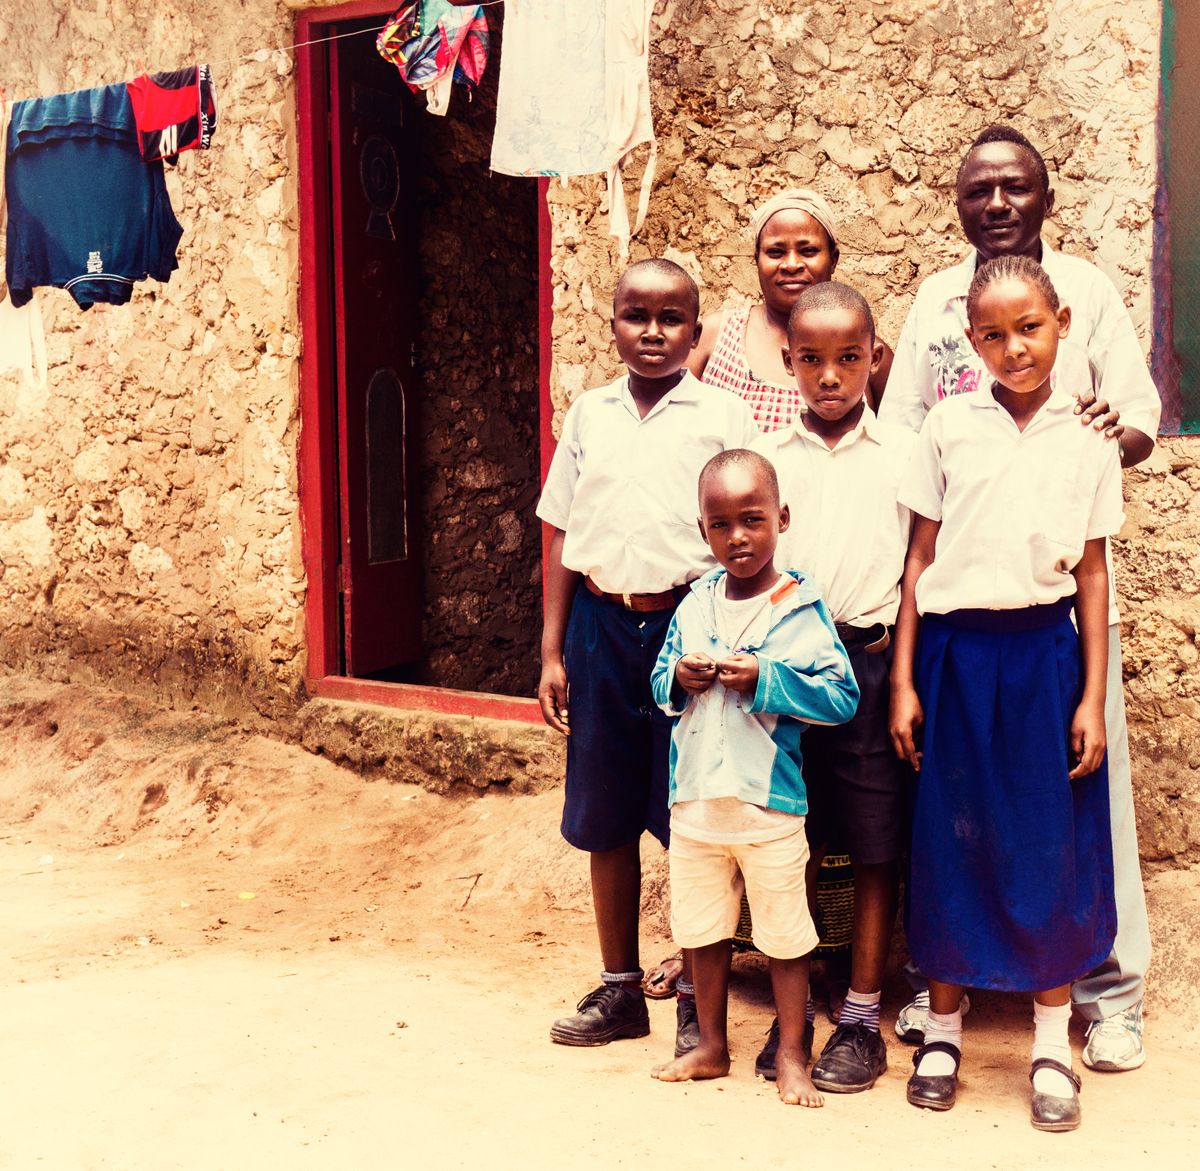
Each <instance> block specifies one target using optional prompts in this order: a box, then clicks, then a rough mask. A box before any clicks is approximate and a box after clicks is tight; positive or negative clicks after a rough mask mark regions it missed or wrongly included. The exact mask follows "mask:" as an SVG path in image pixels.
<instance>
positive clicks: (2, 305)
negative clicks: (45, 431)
mask: <svg viewBox="0 0 1200 1171" xmlns="http://www.w3.org/2000/svg"><path fill="white" fill-rule="evenodd" d="M6 370H19V371H20V372H21V374H22V376H23V377H24V379H25V381H26V382H27V383H28V384H29V385H30V386H32V387H33V388H34V390H41V389H43V388H44V387H45V385H46V334H45V330H44V328H43V326H42V308H41V306H40V305H39V304H38V300H37V298H36V297H34V298H33V300H31V301H30V302H29V304H28V305H24V306H22V307H21V308H20V309H15V308H13V303H12V302H11V301H10V300H9V299H8V298H7V297H4V298H2V299H0V372H3V371H6Z"/></svg>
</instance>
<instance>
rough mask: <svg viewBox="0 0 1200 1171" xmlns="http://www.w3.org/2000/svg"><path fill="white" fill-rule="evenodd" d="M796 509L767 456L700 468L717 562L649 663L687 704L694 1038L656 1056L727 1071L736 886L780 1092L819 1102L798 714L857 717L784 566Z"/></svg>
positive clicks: (798, 582) (682, 888) (827, 635)
mask: <svg viewBox="0 0 1200 1171" xmlns="http://www.w3.org/2000/svg"><path fill="white" fill-rule="evenodd" d="M787 527H788V509H787V506H786V505H784V504H781V503H780V499H779V483H778V480H777V479H776V477H775V471H774V469H773V468H772V467H771V465H770V463H769V462H768V461H767V460H766V459H764V458H763V457H762V456H761V455H756V454H755V453H754V452H751V451H738V450H734V451H725V452H723V453H721V454H720V455H717V456H714V457H713V458H712V459H711V460H709V461H708V463H707V464H706V465H705V467H704V471H703V472H702V473H701V476H700V531H701V532H702V533H703V534H704V538H705V540H707V541H708V544H709V547H710V548H711V549H712V552H713V556H715V557H716V559H717V560H718V561H719V562H720V563H721V566H722V568H720V569H716V570H714V571H712V572H711V573H709V574H706V575H705V576H704V577H703V578H701V579H700V581H698V582H697V583H696V584H695V585H694V586H693V587H692V591H691V593H690V594H689V595H688V597H687V598H685V599H684V600H683V602H682V603H680V606H679V610H678V611H677V612H676V614H675V617H674V618H673V620H672V622H671V626H670V630H669V631H668V633H667V639H666V642H665V644H664V645H663V649H662V653H661V654H660V655H659V657H658V662H657V663H656V664H655V667H654V677H653V686H654V697H655V699H656V700H657V701H658V703H659V706H660V707H661V708H662V709H663V710H664V711H665V712H667V713H668V714H670V715H674V716H678V717H679V722H678V723H677V724H676V726H675V731H674V733H673V736H672V750H671V931H672V933H673V935H674V936H675V941H676V942H677V943H678V944H679V945H680V946H681V947H682V948H683V949H684V956H685V958H690V960H691V965H692V973H693V977H692V978H693V981H694V983H695V989H696V1013H697V1016H698V1019H699V1025H700V1039H699V1043H698V1044H697V1045H696V1047H695V1048H694V1049H692V1050H691V1051H690V1052H688V1053H685V1054H683V1055H682V1056H678V1055H677V1056H676V1058H675V1060H674V1061H671V1062H667V1063H666V1064H665V1065H660V1066H657V1067H655V1069H654V1070H653V1071H652V1073H653V1076H654V1077H656V1078H659V1079H660V1080H662V1081H688V1080H690V1079H692V1078H715V1077H724V1076H725V1074H727V1073H728V1072H729V1046H728V1041H727V1036H726V1001H727V995H728V991H729V959H730V944H729V939H730V936H732V935H733V933H734V929H735V928H736V926H737V921H738V915H739V913H740V910H741V896H742V891H743V889H744V890H745V892H746V895H747V896H748V898H749V901H750V911H751V918H752V919H753V922H754V946H755V947H757V948H758V949H759V951H761V952H762V953H763V954H764V955H766V956H768V957H770V962H771V983H772V986H773V989H774V992H775V1003H776V1005H777V1007H778V1012H779V1035H780V1040H779V1051H778V1057H777V1071H778V1072H777V1081H778V1089H779V1096H780V1098H782V1099H783V1101H784V1102H787V1103H790V1104H794V1105H802V1106H820V1105H821V1104H822V1103H823V1101H824V1099H823V1098H822V1097H821V1095H820V1094H818V1093H817V1092H816V1090H815V1089H814V1088H813V1084H812V1082H811V1081H810V1080H809V1077H808V1072H807V1065H808V1058H809V1056H810V1053H811V1040H810V1043H809V1052H805V1044H804V1042H805V1037H804V1031H805V1030H804V1006H805V1002H806V1001H807V999H808V954H809V952H810V951H812V949H813V948H814V947H815V946H816V943H817V932H816V928H814V926H813V922H812V918H811V916H810V914H809V910H808V901H807V899H806V898H805V893H804V870H805V865H806V863H807V861H808V844H807V842H806V840H805V836H804V814H805V811H806V809H807V806H806V804H805V795H804V779H803V777H802V775H801V769H800V765H801V753H800V738H801V733H802V732H803V731H804V728H805V722H810V723H823V724H828V723H839V722H841V721H842V720H847V719H849V718H850V717H851V716H852V715H853V714H854V709H855V705H856V704H857V702H858V688H857V686H856V685H855V682H854V675H853V673H852V672H851V670H850V664H849V661H848V660H847V658H846V652H845V651H844V650H843V649H842V645H841V643H839V642H838V639H837V635H836V634H835V632H834V629H833V623H832V622H831V621H830V618H829V615H828V613H827V612H826V609H825V604H824V603H823V602H822V601H821V599H820V598H819V597H818V596H817V592H816V590H815V589H814V588H813V586H812V584H811V583H810V582H809V581H808V580H807V579H806V578H805V577H804V576H803V575H802V574H799V573H790V574H781V573H780V572H779V570H777V569H776V568H775V557H774V555H775V545H776V542H777V541H778V539H779V534H780V533H781V532H782V531H784V530H786V529H787Z"/></svg>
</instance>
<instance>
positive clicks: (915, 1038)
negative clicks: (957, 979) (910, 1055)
mask: <svg viewBox="0 0 1200 1171" xmlns="http://www.w3.org/2000/svg"><path fill="white" fill-rule="evenodd" d="M958 1007H959V1011H960V1012H961V1013H962V1014H963V1016H966V1015H967V1013H969V1012H970V1011H971V998H970V997H969V996H968V995H967V994H966V993H965V992H964V993H963V994H962V1000H960V1001H959V1002H958ZM928 1021H929V991H928V989H926V991H924V992H918V993H917V994H916V996H914V997H913V998H912V1000H910V1001H909V1002H908V1003H907V1004H906V1005H905V1006H904V1007H903V1008H902V1009H901V1010H900V1013H899V1015H898V1016H897V1017H896V1036H897V1037H899V1038H900V1040H901V1041H904V1042H906V1043H907V1044H909V1045H923V1044H924V1043H925V1025H926V1024H927V1023H928Z"/></svg>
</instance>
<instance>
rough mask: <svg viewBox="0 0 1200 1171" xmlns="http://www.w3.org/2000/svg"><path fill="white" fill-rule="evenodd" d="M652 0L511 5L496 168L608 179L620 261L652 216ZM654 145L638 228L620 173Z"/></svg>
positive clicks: (532, 0)
mask: <svg viewBox="0 0 1200 1171" xmlns="http://www.w3.org/2000/svg"><path fill="white" fill-rule="evenodd" d="M653 10H654V2H653V0H602V2H600V3H589V4H563V3H561V2H560V0H520V2H519V3H518V2H517V0H509V2H508V4H507V5H506V6H505V20H504V48H503V50H502V52H501V54H500V90H499V93H498V95H497V98H496V132H495V135H494V137H493V140H492V170H493V171H499V172H501V173H502V174H505V175H593V174H596V173H603V174H605V175H606V176H607V179H608V197H609V209H610V211H609V231H610V234H611V235H613V236H616V238H617V243H618V246H619V248H620V252H621V256H622V257H625V256H627V255H628V253H629V239H630V236H631V235H633V234H634V233H636V232H637V231H638V229H639V228H640V227H641V226H642V222H643V221H644V220H645V218H646V209H647V206H648V204H649V200H650V188H651V186H652V185H653V183H654V171H655V161H656V158H657V149H658V148H657V143H656V142H655V138H654V125H653V122H652V120H651V115H650V73H649V70H650V56H649V55H650V17H651V14H652V12H653ZM645 143H649V144H650V154H649V157H648V158H647V160H646V168H645V171H644V172H643V174H642V183H641V190H640V192H639V194H638V205H637V213H636V215H635V217H634V222H633V224H632V226H631V225H630V223H629V211H628V208H627V206H626V201H625V190H624V187H623V185H622V172H623V170H624V168H625V165H626V163H627V162H628V161H629V158H630V156H631V154H632V153H633V151H634V149H635V148H637V147H639V146H641V145H643V144H645Z"/></svg>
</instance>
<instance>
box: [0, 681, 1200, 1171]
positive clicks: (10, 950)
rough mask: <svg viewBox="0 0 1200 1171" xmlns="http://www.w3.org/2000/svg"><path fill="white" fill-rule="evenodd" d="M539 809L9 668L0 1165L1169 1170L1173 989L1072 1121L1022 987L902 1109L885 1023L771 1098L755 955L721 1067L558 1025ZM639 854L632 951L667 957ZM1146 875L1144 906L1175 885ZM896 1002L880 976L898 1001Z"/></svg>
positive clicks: (575, 883) (1177, 1024)
mask: <svg viewBox="0 0 1200 1171" xmlns="http://www.w3.org/2000/svg"><path fill="white" fill-rule="evenodd" d="M558 804H559V796H558V794H556V793H554V792H548V793H541V794H538V795H535V796H513V795H507V794H503V793H497V794H492V795H486V796H483V797H475V796H470V795H465V794H464V795H462V796H450V797H438V796H435V795H432V794H430V793H429V792H427V791H425V790H422V789H418V788H416V787H414V786H411V785H406V784H401V783H394V784H386V783H382V782H375V783H367V782H364V781H363V780H362V779H361V778H359V777H358V776H355V775H353V774H351V773H349V772H347V771H344V770H342V769H339V768H337V767H335V766H334V765H332V764H330V763H329V762H328V761H326V760H323V759H322V758H320V757H314V756H311V755H309V754H307V753H305V752H304V751H302V750H300V749H298V748H294V747H291V746H288V745H285V744H281V743H278V742H275V741H272V740H269V739H266V738H263V737H260V736H255V735H251V734H249V733H247V732H246V731H244V730H243V729H240V728H239V727H237V726H236V725H234V724H231V723H222V722H220V721H215V720H213V719H211V718H209V717H207V716H203V715H201V714H197V713H192V714H181V713H174V712H165V711H158V710H156V709H153V708H149V707H146V706H144V705H139V704H135V703H133V702H131V701H129V700H127V699H125V698H123V697H121V696H117V695H114V694H112V693H106V692H100V691H81V690H79V689H68V688H65V687H62V686H57V685H50V684H45V683H40V682H32V681H24V680H17V679H0V892H2V893H0V906H2V907H3V912H2V913H3V916H4V927H5V930H4V938H5V941H6V947H5V948H4V950H3V953H2V955H0V984H2V987H3V990H4V992H3V995H4V1006H5V1011H4V1012H3V1013H2V1014H0V1071H2V1072H0V1168H18V1169H21V1171H24V1169H26V1168H40V1167H45V1168H54V1169H58V1168H62V1169H69V1171H73V1169H76V1168H79V1169H91V1168H122V1169H141V1168H153V1169H159V1168H163V1169H166V1168H204V1169H205V1171H212V1169H219V1168H265V1167H271V1168H289V1169H290V1168H339V1169H340V1168H349V1167H354V1168H391V1167H396V1168H401V1167H404V1168H408V1167H428V1168H435V1169H440V1168H457V1167H471V1168H479V1167H509V1166H521V1167H532V1168H541V1167H568V1168H575V1167H613V1166H620V1167H626V1166H627V1167H640V1168H643V1169H650V1168H660V1167H669V1166H688V1165H692V1166H704V1167H707V1166H718V1165H720V1166H742V1165H745V1166H755V1167H761V1168H769V1167H785V1166H786V1167H795V1166H797V1165H800V1164H806V1165H808V1166H811V1167H824V1166H847V1165H850V1164H851V1161H853V1163H856V1164H859V1165H862V1166H867V1167H870V1166H896V1167H913V1166H918V1165H919V1164H920V1162H922V1161H925V1162H929V1165H931V1166H938V1167H945V1166H953V1167H963V1168H972V1167H980V1168H990V1167H1005V1168H1011V1167H1019V1168H1025V1167H1030V1168H1035V1167H1047V1168H1049V1167H1054V1168H1057V1169H1060V1171H1061V1169H1066V1168H1075V1167H1079V1168H1085V1167H1086V1168H1095V1169H1096V1171H1099V1169H1101V1168H1107V1167H1114V1168H1122V1169H1123V1171H1125V1169H1129V1168H1141V1167H1150V1166H1152V1165H1161V1164H1162V1162H1163V1160H1164V1159H1168V1160H1171V1162H1172V1163H1175V1164H1180V1165H1181V1164H1183V1163H1184V1162H1185V1160H1186V1158H1187V1156H1186V1151H1187V1150H1188V1149H1189V1145H1190V1146H1191V1147H1192V1148H1194V1147H1195V1144H1196V1143H1197V1141H1198V1140H1200V1093H1198V1091H1197V1082H1198V1080H1200V1053H1198V1052H1197V1048H1196V1045H1195V1040H1194V1035H1193V1034H1192V1033H1191V1026H1192V1022H1193V1020H1194V1011H1195V1007H1196V1006H1195V1002H1194V999H1193V1000H1191V1001H1188V1000H1187V999H1186V994H1185V993H1183V992H1180V991H1178V989H1179V987H1180V986H1181V984H1180V981H1174V982H1172V981H1171V980H1164V981H1162V982H1161V984H1160V985H1154V984H1152V989H1151V996H1150V998H1149V1001H1148V1019H1147V1035H1148V1041H1149V1050H1150V1060H1149V1061H1148V1063H1147V1064H1146V1066H1145V1067H1144V1068H1143V1069H1142V1070H1140V1071H1138V1072H1136V1073H1130V1074H1125V1075H1107V1076H1102V1075H1097V1074H1093V1073H1090V1072H1087V1071H1085V1072H1084V1075H1083V1076H1084V1089H1083V1107H1084V1125H1083V1128H1082V1129H1081V1130H1080V1131H1078V1132H1076V1133H1075V1134H1070V1135H1042V1134H1038V1133H1036V1132H1035V1131H1033V1130H1032V1129H1031V1128H1030V1126H1029V1124H1028V1121H1027V1109H1028V1107H1027V1101H1028V1083H1027V1081H1026V1080H1025V1072H1024V1071H1025V1068H1026V1060H1027V1058H1026V1054H1027V1045H1028V1036H1029V1025H1028V1023H1027V1015H1026V1014H1027V1009H1026V1007H1025V1006H1024V1005H1023V1004H1019V1003H1017V1001H1016V999H1015V998H1011V997H1003V996H998V995H988V994H984V995H981V996H979V997H978V998H977V1001H976V1007H975V1009H974V1011H973V1012H972V1013H971V1015H970V1016H969V1017H968V1037H967V1046H968V1047H967V1054H966V1062H965V1066H964V1074H963V1079H962V1086H961V1091H960V1098H959V1104H958V1106H957V1107H956V1108H955V1109H954V1110H953V1111H952V1112H951V1113H949V1114H946V1115H934V1114H930V1113H927V1112H923V1111H917V1110H914V1109H913V1108H911V1107H910V1106H908V1105H907V1104H906V1103H905V1101H904V1080H905V1078H906V1077H907V1074H908V1069H909V1063H910V1052H911V1051H910V1050H909V1049H908V1048H907V1047H906V1046H904V1045H902V1044H900V1043H899V1042H898V1041H896V1040H895V1038H894V1037H890V1038H889V1039H890V1042H891V1044H890V1053H889V1060H890V1063H891V1064H890V1069H889V1071H888V1073H887V1074H886V1076H885V1077H884V1078H883V1079H882V1080H881V1081H880V1083H879V1084H878V1085H877V1086H876V1087H875V1089H874V1090H872V1091H871V1092H869V1093H866V1094H861V1095H855V1096H846V1097H840V1098H836V1097H831V1098H829V1099H828V1100H827V1105H826V1106H825V1108H824V1109H823V1110H820V1111H801V1110H799V1109H797V1108H793V1107H784V1106H783V1105H781V1104H780V1103H779V1101H778V1099H777V1098H776V1097H775V1094H774V1090H773V1088H772V1087H771V1086H769V1085H768V1084H766V1083H764V1082H762V1081H761V1080H757V1079H755V1077H754V1076H753V1059H754V1054H755V1052H756V1051H757V1048H758V1046H759V1044H760V1042H761V1039H762V1035H763V1033H764V1031H765V1030H766V1028H767V1025H768V1023H769V1020H770V1007H769V1001H768V995H767V979H766V973H765V971H764V970H763V969H762V968H761V966H760V965H759V964H757V963H756V962H754V961H753V960H740V961H738V964H737V969H736V979H735V987H734V992H733V1002H732V1006H731V1015H732V1033H733V1041H734V1046H735V1053H734V1069H733V1073H732V1076H730V1077H729V1078H727V1079H725V1080H723V1081H720V1082H713V1083H706V1084H693V1085H687V1086H674V1085H663V1084H659V1083H657V1082H655V1081H653V1080H652V1079H651V1078H650V1077H649V1074H648V1071H649V1068H650V1065H651V1064H652V1063H653V1062H655V1061H657V1060H660V1059H661V1058H663V1057H664V1056H665V1055H666V1054H667V1053H668V1050H669V1048H670V1045H671V1043H672V1040H673V1007H672V1005H671V1004H670V1003H660V1004H652V1006H651V1013H652V1026H653V1033H652V1035H651V1036H650V1037H649V1038H647V1039H646V1040H644V1041H626V1042H619V1043H617V1044H615V1045H611V1046H608V1047H606V1048H603V1049H596V1050H580V1049H566V1048H561V1047H558V1046H554V1045H551V1044H550V1043H549V1041H548V1039H547V1029H548V1026H549V1024H550V1022H551V1020H552V1019H553V1018H555V1017H556V1016H558V1015H561V1014H562V1013H564V1012H565V1011H569V1010H570V1009H571V1008H572V1007H573V1003H574V1001H575V1000H576V999H577V998H578V997H579V996H580V995H582V994H583V993H584V992H586V991H587V990H588V988H589V987H590V986H591V984H592V982H593V979H594V975H595V972H596V969H597V967H598V961H597V958H596V954H595V947H594V943H593V938H592V928H591V920H590V914H589V908H588V894H587V886H586V873H585V863H584V860H583V859H582V858H581V857H579V856H577V855H574V854H573V853H572V852H571V851H570V850H569V849H567V848H566V847H565V846H564V845H563V843H562V842H561V840H560V838H559V837H558V833H557V818H558ZM660 855H661V851H659V850H658V848H657V847H656V846H654V845H648V846H647V856H648V857H651V856H653V859H652V863H653V864H652V866H651V867H650V869H651V870H652V879H651V881H650V882H649V883H648V884H647V892H646V902H647V911H648V915H647V921H648V927H647V931H646V939H645V951H646V957H645V958H647V959H654V958H658V957H659V956H660V955H663V954H666V952H667V950H668V943H667V941H666V937H665V933H664V931H663V921H662V908H661V895H662V890H661V874H662V865H661V857H660ZM1164 883H1165V885H1164V886H1163V889H1162V891H1161V892H1160V893H1159V894H1158V895H1155V893H1154V890H1153V889H1152V905H1154V906H1155V908H1156V922H1159V921H1160V920H1161V921H1164V922H1165V921H1166V920H1167V919H1169V918H1171V915H1170V913H1169V907H1170V906H1173V905H1175V904H1176V903H1178V901H1179V899H1180V897H1181V894H1180V892H1181V891H1183V890H1185V888H1186V889H1187V890H1189V891H1190V890H1193V889H1194V887H1195V885H1196V884H1195V882H1194V876H1187V875H1185V876H1178V877H1177V876H1173V875H1168V876H1165V878H1164ZM1152 886H1153V884H1152ZM1160 905H1161V908H1162V913H1161V914H1160V913H1159V910H1158V908H1159V907H1160ZM1189 939H1190V940H1194V933H1190V934H1189ZM1181 947H1183V948H1184V950H1182V951H1181V950H1180V948H1181ZM1172 949H1174V950H1172ZM1194 950H1195V949H1194V948H1193V951H1192V952H1187V950H1186V947H1184V944H1182V943H1180V942H1178V941H1175V940H1174V939H1173V941H1172V942H1171V943H1170V944H1169V946H1168V948H1167V954H1168V958H1169V957H1170V956H1171V955H1176V956H1183V955H1185V954H1187V955H1192V957H1193V959H1194ZM1158 962H1159V963H1160V964H1162V963H1163V960H1162V955H1161V952H1160V959H1159V961H1158ZM1181 962H1182V961H1181ZM1176 967H1178V965H1176ZM1189 970H1190V969H1189ZM1183 983H1187V981H1184V982H1183ZM1160 988H1161V989H1165V990H1167V991H1161V990H1158V989H1160ZM1191 992H1192V994H1193V995H1194V992H1195V989H1194V987H1192V988H1191ZM902 998H903V989H902V988H901V987H900V985H899V984H898V983H896V984H893V986H892V987H890V988H889V990H888V992H887V994H886V995H885V1006H884V1011H885V1015H887V1016H888V1017H889V1018H890V1019H894V1015H895V1012H896V1010H897V1009H898V1008H899V1006H900V1004H901V1003H902ZM889 1024H890V1020H889ZM828 1030H829V1026H828V1024H827V1023H825V1022H824V1021H821V1022H820V1023H819V1025H818V1045H820V1043H821V1042H822V1040H823V1038H824V1036H825V1035H826V1034H827V1032H828ZM1075 1039H1076V1043H1077V1045H1078V1042H1079V1037H1078V1035H1077V1036H1076V1038H1075Z"/></svg>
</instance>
